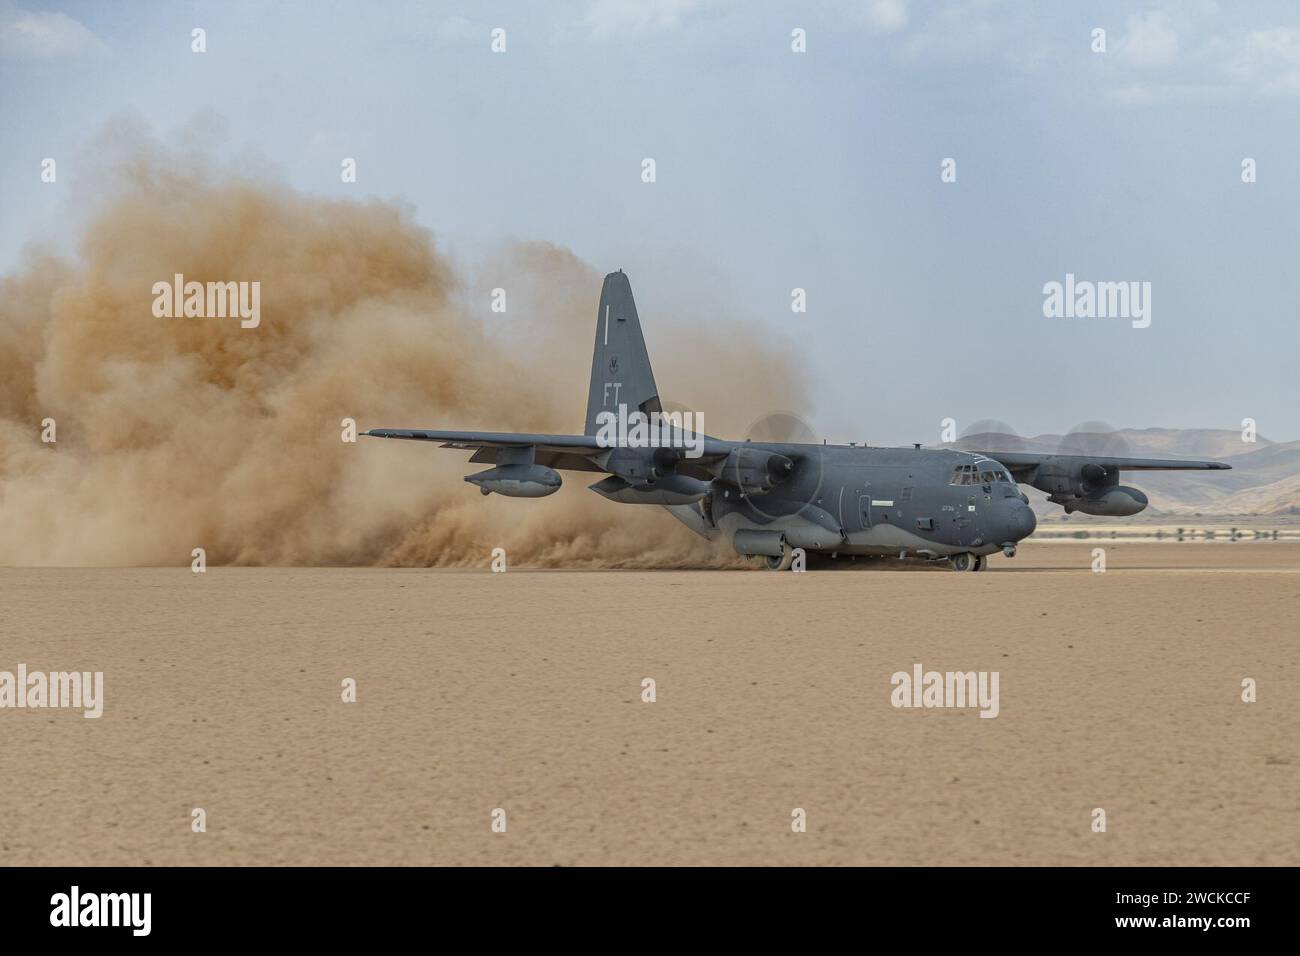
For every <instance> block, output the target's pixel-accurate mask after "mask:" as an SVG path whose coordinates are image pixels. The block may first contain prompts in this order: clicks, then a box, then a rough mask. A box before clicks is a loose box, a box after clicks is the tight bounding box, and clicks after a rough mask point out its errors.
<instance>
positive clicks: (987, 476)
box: [948, 462, 1015, 485]
mask: <svg viewBox="0 0 1300 956" xmlns="http://www.w3.org/2000/svg"><path fill="white" fill-rule="evenodd" d="M995 481H1003V482H1007V483H1009V484H1015V482H1014V481H1012V480H1011V475H1010V474H1008V472H1007V470H1006V469H1005V468H1000V467H999V468H995V467H993V466H992V465H990V464H989V463H988V462H982V463H981V464H980V465H978V466H977V465H961V466H959V467H957V468H956V469H954V470H953V473H952V477H951V478H950V479H948V484H950V485H991V484H993V483H994V482H995Z"/></svg>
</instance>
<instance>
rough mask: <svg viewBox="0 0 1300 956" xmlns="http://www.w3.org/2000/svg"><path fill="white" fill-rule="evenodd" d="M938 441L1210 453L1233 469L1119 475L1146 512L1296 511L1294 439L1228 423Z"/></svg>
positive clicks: (1074, 450) (995, 447)
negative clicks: (1246, 433)
mask: <svg viewBox="0 0 1300 956" xmlns="http://www.w3.org/2000/svg"><path fill="white" fill-rule="evenodd" d="M942 447H948V448H966V449H972V450H974V449H978V450H980V451H986V452H997V451H1006V452H1011V451H1030V452H1045V453H1052V452H1056V453H1061V454H1108V455H1115V456H1117V457H1118V456H1128V457H1132V458H1213V459H1215V460H1217V461H1223V462H1227V463H1228V464H1229V465H1231V466H1232V469H1233V470H1232V471H1184V472H1179V471H1170V472H1133V473H1129V474H1125V475H1123V476H1122V477H1121V478H1120V480H1121V481H1122V482H1123V483H1125V484H1130V485H1134V486H1135V487H1138V488H1141V489H1142V490H1143V491H1144V492H1146V493H1147V496H1148V497H1149V498H1150V499H1151V505H1150V507H1149V508H1148V511H1149V512H1151V513H1162V512H1163V513H1165V514H1170V515H1182V514H1186V515H1190V514H1203V515H1247V514H1254V515H1278V514H1300V441H1296V442H1273V441H1269V440H1268V439H1267V438H1263V437H1258V438H1257V440H1256V441H1255V442H1253V443H1247V442H1243V441H1242V440H1241V433H1240V432H1238V431H1235V430H1229V429H1208V428H1192V429H1177V428H1141V429H1137V428H1125V429H1120V430H1118V431H1114V432H1097V433H1072V434H1070V435H1037V436H1035V437H1033V438H1022V437H1020V436H1018V435H1007V434H999V433H996V432H983V433H980V434H976V435H967V436H963V437H962V438H960V439H958V440H957V441H956V442H954V443H952V444H950V445H945V446H942ZM1030 500H1031V503H1033V505H1034V509H1035V510H1036V511H1039V512H1040V513H1042V512H1049V513H1050V512H1053V511H1055V512H1059V511H1060V509H1059V507H1057V506H1056V505H1052V504H1049V503H1048V502H1047V501H1046V499H1045V497H1044V496H1042V495H1035V494H1031V496H1030Z"/></svg>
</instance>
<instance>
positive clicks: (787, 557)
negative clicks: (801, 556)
mask: <svg viewBox="0 0 1300 956" xmlns="http://www.w3.org/2000/svg"><path fill="white" fill-rule="evenodd" d="M763 563H764V564H765V565H767V569H768V570H769V571H789V570H790V565H792V564H794V548H793V547H792V546H791V545H790V542H788V541H782V542H781V555H780V557H777V556H776V555H774V554H765V555H763Z"/></svg>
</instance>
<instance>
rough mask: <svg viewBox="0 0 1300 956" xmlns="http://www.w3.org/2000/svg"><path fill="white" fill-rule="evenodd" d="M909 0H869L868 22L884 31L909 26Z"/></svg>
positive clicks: (890, 31)
mask: <svg viewBox="0 0 1300 956" xmlns="http://www.w3.org/2000/svg"><path fill="white" fill-rule="evenodd" d="M908 3H909V0H867V9H866V15H867V23H869V24H870V25H871V26H873V27H875V28H876V29H877V30H880V31H881V32H884V33H892V32H893V31H895V30H901V29H903V27H905V26H907V19H908V9H907V6H908Z"/></svg>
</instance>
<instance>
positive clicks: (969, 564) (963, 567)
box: [948, 551, 984, 571]
mask: <svg viewBox="0 0 1300 956" xmlns="http://www.w3.org/2000/svg"><path fill="white" fill-rule="evenodd" d="M948 565H949V567H951V568H952V569H953V570H954V571H983V570H984V555H982V554H971V553H970V552H969V551H962V552H960V553H959V554H954V555H953V556H952V557H951V558H949V559H948Z"/></svg>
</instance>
